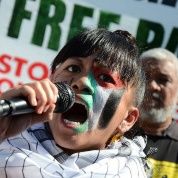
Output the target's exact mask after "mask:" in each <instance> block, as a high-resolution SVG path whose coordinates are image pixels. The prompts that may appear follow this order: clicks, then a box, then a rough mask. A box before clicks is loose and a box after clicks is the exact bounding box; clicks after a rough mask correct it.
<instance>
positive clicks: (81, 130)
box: [74, 121, 88, 134]
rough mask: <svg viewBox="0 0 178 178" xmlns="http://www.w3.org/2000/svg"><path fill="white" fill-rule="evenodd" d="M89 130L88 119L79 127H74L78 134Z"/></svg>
mask: <svg viewBox="0 0 178 178" xmlns="http://www.w3.org/2000/svg"><path fill="white" fill-rule="evenodd" d="M87 130H88V121H86V122H84V123H83V124H81V125H80V126H79V127H77V128H75V129H74V131H75V133H77V134H79V133H83V132H86V131H87Z"/></svg>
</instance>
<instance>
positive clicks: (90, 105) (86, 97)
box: [81, 72, 97, 109]
mask: <svg viewBox="0 0 178 178" xmlns="http://www.w3.org/2000/svg"><path fill="white" fill-rule="evenodd" d="M86 85H87V86H88V87H89V88H90V89H91V90H92V95H86V94H85V95H81V98H82V99H83V100H84V101H86V104H87V106H88V108H89V109H91V108H93V101H94V99H95V91H96V85H97V83H96V80H95V78H94V76H93V74H92V73H91V72H90V73H89V75H88V79H87V80H86Z"/></svg>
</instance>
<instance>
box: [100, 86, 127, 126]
mask: <svg viewBox="0 0 178 178" xmlns="http://www.w3.org/2000/svg"><path fill="white" fill-rule="evenodd" d="M124 91H125V89H122V90H114V91H112V93H111V94H110V96H109V98H108V100H107V102H106V105H105V107H104V108H103V112H102V115H101V117H100V120H99V123H98V126H99V128H106V127H107V125H108V124H109V122H110V120H111V119H112V117H113V115H114V113H115V111H116V109H117V107H118V105H119V103H120V100H121V98H122V96H123V94H124Z"/></svg>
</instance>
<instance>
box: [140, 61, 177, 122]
mask: <svg viewBox="0 0 178 178" xmlns="http://www.w3.org/2000/svg"><path fill="white" fill-rule="evenodd" d="M143 67H144V70H145V74H146V79H147V86H146V92H145V97H144V101H143V113H142V115H141V118H142V119H143V120H147V121H148V122H152V123H162V122H164V121H166V119H167V118H171V116H172V113H173V111H174V109H175V106H176V102H177V94H178V92H177V87H178V84H177V82H178V80H177V74H176V69H175V66H174V64H172V63H171V62H170V61H158V60H155V59H147V60H145V61H144V65H143Z"/></svg>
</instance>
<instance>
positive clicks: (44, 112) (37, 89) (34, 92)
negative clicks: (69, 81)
mask: <svg viewBox="0 0 178 178" xmlns="http://www.w3.org/2000/svg"><path fill="white" fill-rule="evenodd" d="M57 94H58V90H57V88H56V86H55V85H54V84H53V83H52V82H51V81H50V80H49V79H45V80H42V81H40V82H33V83H28V84H24V85H19V86H16V87H14V88H12V89H9V90H7V91H6V92H3V93H1V95H0V100H3V99H10V98H14V97H18V96H23V97H25V98H26V99H27V100H28V102H29V103H30V105H32V106H33V107H35V113H33V114H24V115H19V116H9V117H1V118H0V140H1V141H2V140H3V139H5V138H7V137H10V136H13V135H15V134H18V133H19V132H21V131H23V130H25V129H26V128H28V127H29V126H30V125H32V124H35V123H37V122H45V121H48V120H51V119H52V116H53V111H54V108H55V103H56V100H57Z"/></svg>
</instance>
